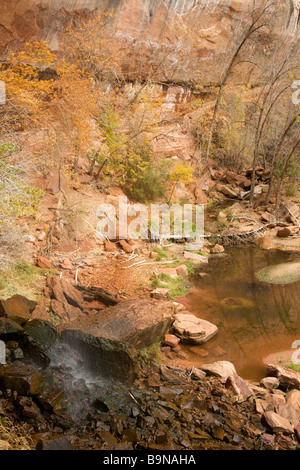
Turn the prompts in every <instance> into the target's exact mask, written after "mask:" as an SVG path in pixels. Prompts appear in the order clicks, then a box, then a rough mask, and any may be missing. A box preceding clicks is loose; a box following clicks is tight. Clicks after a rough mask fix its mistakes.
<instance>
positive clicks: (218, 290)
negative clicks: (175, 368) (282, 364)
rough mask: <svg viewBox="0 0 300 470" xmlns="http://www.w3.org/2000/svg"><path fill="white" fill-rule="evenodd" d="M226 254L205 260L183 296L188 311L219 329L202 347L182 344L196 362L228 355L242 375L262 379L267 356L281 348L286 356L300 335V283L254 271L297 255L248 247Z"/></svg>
mask: <svg viewBox="0 0 300 470" xmlns="http://www.w3.org/2000/svg"><path fill="white" fill-rule="evenodd" d="M226 253H227V255H225V256H222V255H217V256H215V257H212V258H210V259H209V267H208V268H207V269H206V273H207V276H205V277H203V278H202V277H201V278H200V276H199V275H196V276H195V279H194V285H195V289H193V291H192V292H191V294H190V295H189V296H188V297H187V299H186V302H187V303H186V305H187V307H188V309H189V311H191V312H192V313H193V314H195V315H197V316H198V317H200V318H203V319H205V320H208V321H211V322H212V323H214V324H216V325H217V326H218V327H219V332H218V333H217V335H216V336H215V337H214V338H212V339H211V340H210V341H209V342H207V343H206V344H204V345H202V346H187V345H186V346H184V352H185V354H186V359H187V360H188V361H191V362H193V363H194V364H195V366H197V365H201V364H203V363H208V362H213V361H216V360H227V361H230V362H233V363H234V364H235V366H236V369H237V371H238V373H239V374H240V375H241V376H242V377H243V378H246V379H251V380H260V379H261V378H262V377H263V376H265V370H266V368H265V363H266V362H268V360H269V359H270V357H271V358H272V356H270V355H273V354H274V353H276V354H277V353H278V352H279V353H280V354H281V352H282V351H285V353H283V354H282V360H283V361H289V360H291V355H292V353H293V351H294V350H293V349H292V343H293V342H294V341H297V340H300V282H299V281H298V282H294V283H291V284H286V285H278V284H276V285H275V284H267V283H265V282H261V281H259V280H258V279H257V277H256V273H257V272H258V271H259V270H261V269H262V268H265V267H267V266H270V265H274V264H278V263H284V262H287V261H292V260H294V259H295V258H297V257H298V258H299V254H298V255H297V254H295V253H286V252H279V251H265V250H261V249H259V248H256V247H252V246H250V247H249V246H247V247H246V246H245V247H239V248H237V247H234V248H230V249H228V250H226ZM201 272H203V270H202V269H201ZM280 354H279V355H278V354H277V356H278V357H281V356H280Z"/></svg>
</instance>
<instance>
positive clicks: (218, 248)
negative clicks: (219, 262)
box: [210, 244, 225, 254]
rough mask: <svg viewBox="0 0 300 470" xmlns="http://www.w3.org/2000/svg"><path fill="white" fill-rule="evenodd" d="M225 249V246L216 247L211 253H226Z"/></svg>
mask: <svg viewBox="0 0 300 470" xmlns="http://www.w3.org/2000/svg"><path fill="white" fill-rule="evenodd" d="M224 251H225V249H224V246H222V245H218V244H217V245H215V246H214V247H213V248H211V250H210V252H211V253H212V254H216V253H224Z"/></svg>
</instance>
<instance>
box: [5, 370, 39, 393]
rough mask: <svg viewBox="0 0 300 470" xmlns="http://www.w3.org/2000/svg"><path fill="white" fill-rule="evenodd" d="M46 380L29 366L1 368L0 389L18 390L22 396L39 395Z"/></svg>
mask: <svg viewBox="0 0 300 470" xmlns="http://www.w3.org/2000/svg"><path fill="white" fill-rule="evenodd" d="M43 384H44V378H43V376H42V374H41V373H40V372H37V371H36V370H35V369H33V368H31V367H28V366H25V365H24V366H0V388H1V389H2V390H4V389H10V390H16V391H17V392H18V393H19V394H22V395H39V394H40V393H41V392H42V389H43Z"/></svg>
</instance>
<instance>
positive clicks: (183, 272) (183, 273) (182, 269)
mask: <svg viewBox="0 0 300 470" xmlns="http://www.w3.org/2000/svg"><path fill="white" fill-rule="evenodd" d="M176 271H177V274H178V276H182V277H188V275H189V272H188V268H187V266H186V265H185V264H181V265H180V266H178V267H177V268H176Z"/></svg>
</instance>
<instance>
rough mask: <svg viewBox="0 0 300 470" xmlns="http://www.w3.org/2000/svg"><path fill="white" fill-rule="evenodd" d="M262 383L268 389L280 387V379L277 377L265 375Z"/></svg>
mask: <svg viewBox="0 0 300 470" xmlns="http://www.w3.org/2000/svg"><path fill="white" fill-rule="evenodd" d="M260 385H261V386H262V387H265V388H266V389H268V390H272V389H273V388H277V387H279V380H278V379H277V377H264V378H263V379H262V380H261V381H260Z"/></svg>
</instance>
